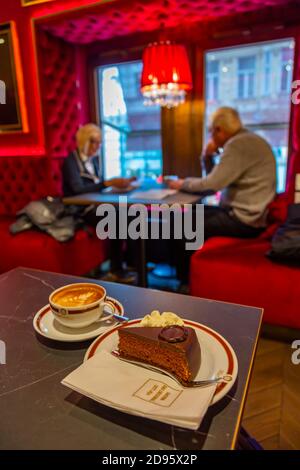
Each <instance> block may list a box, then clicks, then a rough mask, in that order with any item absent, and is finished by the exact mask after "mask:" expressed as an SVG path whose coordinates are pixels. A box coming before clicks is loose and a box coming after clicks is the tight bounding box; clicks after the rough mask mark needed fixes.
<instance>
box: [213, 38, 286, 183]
mask: <svg viewBox="0 0 300 470" xmlns="http://www.w3.org/2000/svg"><path fill="white" fill-rule="evenodd" d="M212 57H213V59H214V61H215V62H219V63H220V64H221V66H220V68H219V69H218V79H217V80H218V95H217V98H215V100H214V101H211V99H210V95H209V94H208V88H206V97H205V99H206V107H205V108H206V123H207V125H206V126H205V132H206V139H208V137H209V133H208V117H209V116H210V115H211V114H212V113H213V112H214V111H215V110H216V109H217V108H218V107H220V106H231V107H233V108H236V109H238V111H239V112H240V115H241V118H242V120H243V123H244V125H245V127H247V128H248V129H250V130H251V131H253V132H256V133H257V134H259V135H261V136H262V137H264V138H265V139H266V140H267V141H268V142H269V143H270V144H271V146H272V148H273V152H274V155H275V157H276V163H277V192H283V191H284V190H285V179H286V169H287V158H288V133H289V116H290V94H291V91H292V88H291V82H292V76H293V57H294V41H293V40H292V39H285V40H280V41H272V42H264V43H256V44H252V45H247V46H239V47H230V48H226V49H219V50H214V51H213V52H207V53H206V57H205V60H206V74H208V71H209V69H208V67H207V66H208V64H209V62H210V61H211V60H212V59H211V58H212ZM223 64H226V73H224V68H225V66H223ZM206 80H207V77H206Z"/></svg>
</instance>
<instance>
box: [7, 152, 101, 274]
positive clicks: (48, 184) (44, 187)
mask: <svg viewBox="0 0 300 470" xmlns="http://www.w3.org/2000/svg"><path fill="white" fill-rule="evenodd" d="M60 168H61V159H55V160H49V159H47V158H37V157H24V158H23V157H22V158H21V157H0V250H1V256H0V273H1V272H4V271H7V270H9V269H13V268H15V267H17V266H25V267H30V268H36V269H43V270H48V271H55V272H59V273H65V274H74V275H83V274H86V273H88V272H89V271H90V270H91V269H93V268H95V267H96V266H97V265H99V264H100V263H102V262H103V261H104V260H105V259H106V257H107V244H106V243H105V242H103V241H101V240H99V239H98V238H97V237H96V234H95V232H94V231H93V230H91V231H90V233H88V232H87V231H85V230H79V231H77V232H76V235H75V237H74V239H73V240H70V241H68V242H65V243H60V242H57V241H56V240H54V239H53V238H52V237H51V236H49V235H47V234H45V233H41V232H39V231H35V230H29V231H28V232H23V233H19V234H17V235H11V234H10V233H9V226H10V224H11V223H13V222H14V221H15V214H16V212H17V211H18V210H20V209H21V208H22V207H24V206H25V205H26V204H27V203H28V202H29V201H32V200H37V199H40V198H42V197H45V196H47V195H52V196H53V195H55V196H57V195H60V194H61V172H60Z"/></svg>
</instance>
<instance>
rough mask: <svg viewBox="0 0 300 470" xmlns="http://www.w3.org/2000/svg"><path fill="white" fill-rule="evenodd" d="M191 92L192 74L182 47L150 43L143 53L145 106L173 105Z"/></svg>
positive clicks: (142, 87)
mask: <svg viewBox="0 0 300 470" xmlns="http://www.w3.org/2000/svg"><path fill="white" fill-rule="evenodd" d="M191 89H192V75H191V70H190V66H189V61H188V56H187V53H186V50H185V48H184V46H182V45H178V44H171V43H170V42H161V43H157V44H156V43H155V44H150V45H149V46H148V47H146V49H145V50H144V53H143V72H142V79H141V92H142V93H143V95H144V96H145V98H146V99H147V100H148V103H147V104H160V105H162V106H168V107H172V106H176V105H177V104H180V103H182V102H183V101H184V99H185V94H186V91H188V90H191Z"/></svg>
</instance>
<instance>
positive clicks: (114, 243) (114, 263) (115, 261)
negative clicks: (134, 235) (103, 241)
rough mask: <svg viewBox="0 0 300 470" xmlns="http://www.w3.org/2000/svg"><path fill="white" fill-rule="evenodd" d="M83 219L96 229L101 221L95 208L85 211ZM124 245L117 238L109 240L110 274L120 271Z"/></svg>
mask: <svg viewBox="0 0 300 470" xmlns="http://www.w3.org/2000/svg"><path fill="white" fill-rule="evenodd" d="M83 218H84V220H85V222H86V223H87V224H88V225H91V226H93V227H96V225H97V224H98V222H99V221H100V220H101V219H100V217H99V216H97V215H96V207H94V208H91V210H89V211H87V212H86V213H85V214H84V216H83ZM117 221H118V217H117ZM117 234H118V227H117ZM124 243H125V241H124V240H119V239H118V238H117V239H111V240H109V247H110V248H109V251H110V253H109V257H110V270H111V272H112V273H117V272H119V271H121V270H122V262H123V258H124Z"/></svg>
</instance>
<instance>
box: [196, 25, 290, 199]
mask: <svg viewBox="0 0 300 470" xmlns="http://www.w3.org/2000/svg"><path fill="white" fill-rule="evenodd" d="M289 33H290V34H288V33H287V32H284V31H283V32H282V34H276V33H274V35H272V34H270V37H269V38H267V39H266V38H265V37H264V35H262V36H261V37H260V36H258V37H257V39H253V40H244V41H240V42H236V40H234V39H229V40H225V41H221V44H218V45H215V46H214V47H213V48H209V47H207V48H205V49H204V50H203V102H204V120H203V130H202V131H203V132H202V135H203V142H206V138H207V135H206V132H207V125H206V124H207V121H206V112H205V106H206V102H207V100H206V79H205V78H206V57H207V54H209V53H211V54H214V53H216V52H219V51H222V50H226V49H231V48H238V47H241V48H242V47H247V46H255V45H258V44H261V45H262V44H270V43H275V42H278V43H279V42H283V41H293V42H294V48H293V63H294V65H295V63H296V57H295V54H296V51H297V48H296V44H297V38H296V35H295V34H291V33H292V30H291V31H289ZM264 65H265V63H264ZM271 65H272V57H271ZM271 70H272V68H271ZM263 72H264V73H265V69H264V71H263ZM291 78H292V81H293V79H294V78H295V67H294V69H293V74H292V77H291ZM254 86H256V85H254ZM236 90H237V87H236ZM254 91H255V88H254ZM281 93H284V92H281ZM290 93H292V90H290ZM254 96H255V93H254ZM262 96H266V95H264V93H262ZM268 96H269V95H268ZM237 98H238V97H237ZM250 99H252V98H250ZM292 113H293V108H292V105H290V112H289V119H288V121H287V122H284V123H257V124H253V125H252V124H251V125H248V124H247V128H249V129H251V128H257V127H260V129H265V130H273V129H276V128H277V127H279V126H281V128H283V126H287V127H288V140H287V163H286V178H285V190H284V191H286V190H287V183H288V181H287V177H288V169H289V164H290V156H291V148H292V140H291V122H292ZM276 163H277V162H276ZM276 172H277V164H276Z"/></svg>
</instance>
